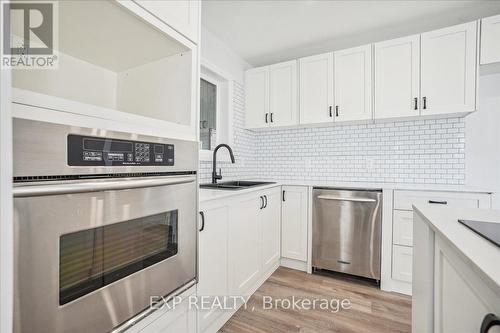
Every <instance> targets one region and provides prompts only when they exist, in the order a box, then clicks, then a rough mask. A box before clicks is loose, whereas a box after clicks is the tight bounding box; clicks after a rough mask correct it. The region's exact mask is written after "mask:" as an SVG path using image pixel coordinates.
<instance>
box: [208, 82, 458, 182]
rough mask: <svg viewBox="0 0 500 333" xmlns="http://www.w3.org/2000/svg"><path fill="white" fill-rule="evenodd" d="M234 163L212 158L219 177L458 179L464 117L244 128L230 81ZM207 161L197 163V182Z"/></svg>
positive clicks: (239, 94) (239, 89)
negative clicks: (198, 166)
mask: <svg viewBox="0 0 500 333" xmlns="http://www.w3.org/2000/svg"><path fill="white" fill-rule="evenodd" d="M233 107H234V110H233V130H234V147H233V148H234V152H235V157H236V164H230V163H227V162H219V163H220V164H219V165H220V167H221V168H222V172H223V176H224V179H225V180H228V179H229V180H230V179H245V178H247V179H248V178H259V179H270V180H273V179H275V180H317V181H370V182H400V183H429V184H464V182H465V122H464V120H463V118H450V119H433V120H415V121H402V122H387V123H377V124H360V125H336V126H331V127H315V128H293V129H277V130H270V131H262V132H252V131H249V130H246V129H244V122H245V113H244V87H243V86H242V85H241V84H240V83H238V82H234V89H233ZM211 168H212V167H211V163H209V162H201V164H200V177H201V182H208V181H210V176H211V170H212V169H211Z"/></svg>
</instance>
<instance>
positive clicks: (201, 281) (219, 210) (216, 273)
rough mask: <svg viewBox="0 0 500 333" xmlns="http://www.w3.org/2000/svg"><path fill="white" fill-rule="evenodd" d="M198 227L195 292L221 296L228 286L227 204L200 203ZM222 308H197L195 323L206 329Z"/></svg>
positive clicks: (209, 295) (201, 294)
mask: <svg viewBox="0 0 500 333" xmlns="http://www.w3.org/2000/svg"><path fill="white" fill-rule="evenodd" d="M200 214H201V215H202V216H201V220H202V221H201V227H200V229H199V230H200V231H199V236H198V244H199V246H198V247H199V249H200V251H199V252H198V296H199V297H205V296H208V297H223V296H225V295H227V294H228V286H227V239H228V237H227V233H228V222H229V206H228V205H227V204H224V205H222V206H221V205H220V204H219V205H217V204H215V205H213V204H212V205H210V204H209V205H205V206H202V207H201V212H200ZM222 314H223V311H222V310H220V309H217V308H215V309H209V310H201V309H200V310H199V311H198V327H199V328H200V331H204V330H206V329H207V328H208V327H209V326H210V324H211V323H212V322H214V320H216V319H217V318H218V317H220V316H221V315H222Z"/></svg>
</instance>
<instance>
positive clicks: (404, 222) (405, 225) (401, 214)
mask: <svg viewBox="0 0 500 333" xmlns="http://www.w3.org/2000/svg"><path fill="white" fill-rule="evenodd" d="M392 242H393V244H395V245H404V246H413V212H412V211H408V210H395V211H394V220H393V226H392Z"/></svg>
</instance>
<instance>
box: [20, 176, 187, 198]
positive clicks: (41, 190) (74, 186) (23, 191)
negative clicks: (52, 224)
mask: <svg viewBox="0 0 500 333" xmlns="http://www.w3.org/2000/svg"><path fill="white" fill-rule="evenodd" d="M195 181H196V176H186V177H179V176H174V177H172V176H170V177H168V176H167V177H154V178H153V177H151V178H149V177H148V178H139V179H134V178H125V179H120V180H116V179H114V180H87V181H85V182H78V183H65V184H49V185H46V184H43V185H26V186H17V187H14V189H13V192H14V197H16V198H23V197H38V196H47V195H60V194H73V193H87V192H101V191H115V190H129V189H134V188H145V187H156V186H165V185H178V184H187V183H191V182H195Z"/></svg>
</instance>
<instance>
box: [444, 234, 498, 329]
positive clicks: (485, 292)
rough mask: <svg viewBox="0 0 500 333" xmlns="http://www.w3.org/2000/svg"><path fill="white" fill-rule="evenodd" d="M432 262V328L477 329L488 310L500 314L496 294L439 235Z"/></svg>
mask: <svg viewBox="0 0 500 333" xmlns="http://www.w3.org/2000/svg"><path fill="white" fill-rule="evenodd" d="M434 264H435V266H434V288H435V290H434V297H435V298H434V332H436V333H446V332H480V328H481V323H482V321H483V318H484V317H485V316H486V315H487V314H488V313H494V314H497V315H499V314H500V300H499V298H498V297H497V296H498V294H496V293H495V292H494V291H493V290H491V289H490V288H489V287H488V286H487V284H486V283H484V282H483V280H482V279H481V277H479V276H478V275H477V273H475V272H474V271H473V270H472V268H471V267H470V264H469V263H467V262H465V261H464V260H463V259H461V258H460V256H459V255H458V254H457V253H456V250H455V249H453V248H452V247H451V246H450V245H448V244H447V243H446V241H445V240H443V239H442V238H441V237H439V236H436V237H435V254H434ZM496 328H497V329H498V327H496ZM490 332H491V333H493V332H499V330H495V329H491V330H490Z"/></svg>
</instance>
